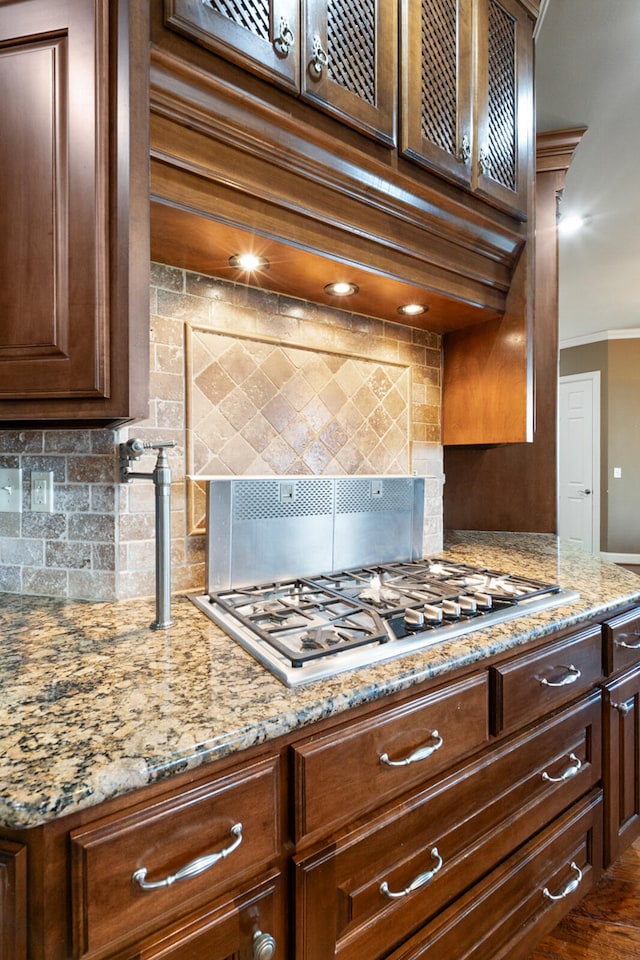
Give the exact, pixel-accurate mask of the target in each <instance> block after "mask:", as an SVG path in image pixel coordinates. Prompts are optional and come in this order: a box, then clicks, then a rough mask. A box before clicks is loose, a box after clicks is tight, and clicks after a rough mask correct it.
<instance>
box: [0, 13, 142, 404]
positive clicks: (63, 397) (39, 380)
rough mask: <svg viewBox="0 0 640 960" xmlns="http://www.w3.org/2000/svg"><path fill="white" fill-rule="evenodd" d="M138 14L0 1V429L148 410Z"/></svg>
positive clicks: (139, 15)
mask: <svg viewBox="0 0 640 960" xmlns="http://www.w3.org/2000/svg"><path fill="white" fill-rule="evenodd" d="M145 7H146V5H145V4H131V6H130V5H129V3H128V2H127V0H118V2H113V0H111V2H109V0H67V2H65V3H51V0H30V2H28V3H25V2H24V0H20V2H18V0H10V2H2V3H0V90H1V91H2V94H1V96H0V278H2V282H1V283H0V422H3V423H6V422H12V423H13V422H16V421H24V422H36V421H37V422H46V421H52V420H56V421H73V422H77V421H79V420H82V421H96V422H100V423H104V422H110V423H116V422H120V421H122V420H127V419H130V418H131V417H135V416H145V415H146V413H147V409H148V382H147V373H146V371H147V368H148V354H149V347H148V341H149V332H148V331H149V281H148V274H149V260H148V248H149V211H148V207H149V199H148V198H149V183H148V172H147V171H148V163H149V147H148V136H147V130H148V83H147V75H148V71H147V64H146V51H147V49H148V43H149V40H148V37H149V26H148V19H147V16H146V14H147V10H145ZM116 94H117V95H116Z"/></svg>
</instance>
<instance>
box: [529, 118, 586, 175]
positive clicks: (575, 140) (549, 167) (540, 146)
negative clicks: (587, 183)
mask: <svg viewBox="0 0 640 960" xmlns="http://www.w3.org/2000/svg"><path fill="white" fill-rule="evenodd" d="M587 130H588V127H567V128H565V129H564V130H547V131H544V132H542V133H538V134H537V136H536V172H537V173H551V172H552V171H554V170H558V171H562V172H564V173H566V172H567V170H568V169H569V167H570V166H571V162H572V160H573V155H574V153H575V152H576V150H577V149H578V147H579V146H580V142H581V140H582V138H583V136H584V135H585V133H586V132H587Z"/></svg>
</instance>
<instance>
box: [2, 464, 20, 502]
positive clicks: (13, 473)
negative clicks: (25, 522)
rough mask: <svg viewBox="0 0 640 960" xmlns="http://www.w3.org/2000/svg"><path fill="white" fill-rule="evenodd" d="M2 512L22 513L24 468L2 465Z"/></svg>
mask: <svg viewBox="0 0 640 960" xmlns="http://www.w3.org/2000/svg"><path fill="white" fill-rule="evenodd" d="M0 513H22V470H21V469H20V468H19V467H0Z"/></svg>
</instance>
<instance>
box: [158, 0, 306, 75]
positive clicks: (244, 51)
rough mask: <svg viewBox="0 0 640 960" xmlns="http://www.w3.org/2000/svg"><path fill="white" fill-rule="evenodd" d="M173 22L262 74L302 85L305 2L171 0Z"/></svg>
mask: <svg viewBox="0 0 640 960" xmlns="http://www.w3.org/2000/svg"><path fill="white" fill-rule="evenodd" d="M165 18H166V22H167V24H168V25H169V26H170V27H172V28H173V29H174V30H178V31H179V32H180V33H183V34H184V35H185V36H187V37H189V38H191V39H193V40H196V41H197V42H198V43H201V44H202V46H204V47H207V48H208V49H209V50H213V51H215V52H216V53H219V54H220V56H223V57H226V58H227V59H229V60H231V61H232V62H234V63H237V64H238V65H239V66H241V67H244V68H245V69H247V70H251V71H252V72H253V73H256V74H258V76H261V77H263V78H264V79H265V80H269V81H271V82H272V83H277V84H278V85H280V86H283V87H284V88H285V89H287V90H291V91H293V92H294V93H297V92H298V90H299V89H300V77H299V64H300V0H261V2H259V3H252V2H250V0H239V2H222V3H215V4H214V3H212V2H211V0H165Z"/></svg>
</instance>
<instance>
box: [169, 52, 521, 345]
mask: <svg viewBox="0 0 640 960" xmlns="http://www.w3.org/2000/svg"><path fill="white" fill-rule="evenodd" d="M261 89H262V88H261V86H260V84H255V83H254V84H252V85H251V88H250V89H244V88H243V89H240V88H239V87H238V86H237V85H234V84H232V83H230V82H229V81H228V80H227V79H224V78H221V77H218V76H213V75H212V74H211V73H205V72H203V71H202V70H201V69H198V68H197V67H195V66H193V65H192V64H190V63H187V62H186V61H185V60H183V59H182V58H180V57H178V56H177V55H176V54H175V53H173V52H169V51H168V50H165V49H162V48H160V47H158V46H153V47H152V57H151V158H152V159H151V195H152V200H154V201H159V202H160V203H162V204H165V205H166V206H167V208H168V211H169V210H170V209H172V208H173V209H175V210H177V211H178V210H179V211H181V212H185V211H188V212H190V213H193V214H197V213H201V214H202V215H203V216H204V217H205V218H208V219H210V220H213V221H215V220H218V221H219V222H220V223H227V224H229V225H231V226H233V227H244V228H245V229H246V228H249V229H250V230H251V231H252V232H255V233H257V234H258V235H262V236H266V237H271V238H273V239H278V240H283V241H285V242H288V243H290V244H292V245H293V246H297V247H298V248H300V249H304V250H308V251H314V252H316V253H319V254H321V255H323V256H329V257H336V258H337V259H341V260H343V261H346V262H350V263H353V264H358V265H360V266H362V267H363V268H364V269H369V270H372V271H375V272H383V273H385V274H386V275H388V276H389V277H392V278H393V279H395V280H400V281H404V282H407V283H410V284H413V285H417V286H419V287H422V288H424V290H426V291H432V292H433V293H435V294H436V295H438V296H440V297H445V298H450V300H451V313H452V316H451V324H452V327H454V326H456V325H459V326H461V327H462V326H466V325H469V324H475V323H479V322H484V321H485V320H487V319H490V318H495V317H496V316H498V315H501V314H502V313H504V310H505V304H506V298H507V293H508V291H509V288H510V285H511V282H512V278H513V273H514V270H515V268H516V265H517V263H518V260H519V258H520V255H521V252H522V250H523V247H524V246H525V241H526V239H527V231H528V225H527V224H519V223H517V222H516V221H514V220H512V219H511V218H510V217H508V216H507V215H505V214H503V213H502V212H501V211H498V210H494V209H493V208H491V207H489V206H488V205H487V204H486V203H484V202H483V201H480V200H478V199H476V198H474V197H471V196H469V195H468V194H466V193H464V192H462V191H461V190H459V189H458V188H456V187H453V186H451V185H449V184H447V183H444V182H443V181H441V180H439V179H438V178H436V177H433V176H431V175H430V174H427V173H425V171H423V170H418V169H417V168H414V167H413V165H412V164H410V163H408V162H407V161H404V160H403V159H402V158H398V157H397V155H396V154H395V153H393V152H392V151H389V150H386V149H384V148H381V147H379V146H376V145H367V148H366V149H363V148H360V147H359V143H358V139H357V137H356V135H354V134H353V132H352V131H347V132H346V133H344V131H343V130H342V128H341V127H340V125H338V124H335V123H334V122H333V121H330V120H328V119H327V118H324V117H323V118H322V120H321V123H320V122H319V123H318V124H317V125H316V124H314V123H312V122H311V120H312V119H313V118H314V117H315V116H316V114H315V113H314V112H313V111H312V110H311V109H310V108H309V107H307V106H306V105H304V104H299V103H298V102H297V101H293V103H294V105H295V110H294V109H291V110H289V111H286V110H284V109H281V108H280V106H279V105H274V104H272V103H271V102H270V101H269V100H267V99H266V97H265V96H261V95H260V91H261ZM270 95H272V91H270ZM280 96H281V97H283V96H285V95H284V94H280ZM305 120H306V122H305ZM332 124H333V126H334V127H335V129H336V135H334V136H332V135H331V129H332ZM338 133H339V134H340V136H338ZM361 139H364V138H361ZM168 211H165V214H167V213H168ZM152 244H153V246H154V256H156V257H157V256H158V255H160V256H161V255H162V242H161V238H160V237H157V236H156V237H152ZM185 265H186V266H188V264H185ZM452 327H450V328H452Z"/></svg>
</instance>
